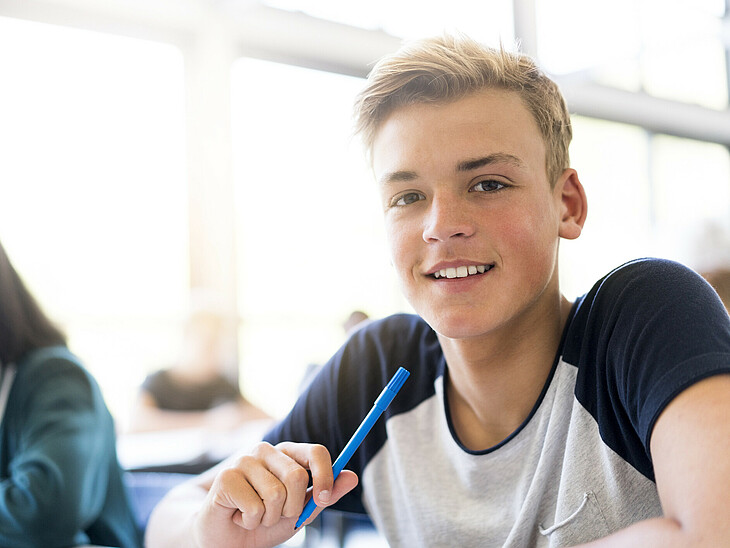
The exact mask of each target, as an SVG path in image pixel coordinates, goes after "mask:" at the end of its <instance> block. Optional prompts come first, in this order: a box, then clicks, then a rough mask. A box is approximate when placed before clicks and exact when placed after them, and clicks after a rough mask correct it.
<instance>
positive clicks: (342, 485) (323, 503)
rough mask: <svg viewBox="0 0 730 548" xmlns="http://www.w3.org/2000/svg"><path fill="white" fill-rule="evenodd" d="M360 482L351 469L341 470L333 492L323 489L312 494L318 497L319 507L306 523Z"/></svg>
mask: <svg viewBox="0 0 730 548" xmlns="http://www.w3.org/2000/svg"><path fill="white" fill-rule="evenodd" d="M358 482H359V479H358V477H357V474H356V473H355V472H352V471H351V470H343V471H342V472H340V475H339V476H337V479H336V480H335V483H334V485H333V487H332V492H331V493H328V492H327V491H325V490H322V491H320V492H319V493H314V492H312V496H316V497H317V498H316V500H315V502H316V503H317V508H316V509H315V510H314V512H312V515H311V516H310V518H309V519H308V520H307V521H305V522H304V525H309V524H310V523H311V522H312V520H314V518H315V517H317V516H318V515H319V514H320V513H321V512H322V510H324V509H325V508H326V507H327V506H331V505H333V504H334V503H335V502H337V501H338V500H340V499H341V498H342V497H344V496H345V495H346V494H347V493H349V492H350V491H352V490H353V489H354V488H355V487H356V486H357V484H358Z"/></svg>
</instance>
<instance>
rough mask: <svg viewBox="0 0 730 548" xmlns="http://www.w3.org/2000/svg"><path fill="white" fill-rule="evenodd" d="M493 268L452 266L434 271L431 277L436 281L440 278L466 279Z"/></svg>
mask: <svg viewBox="0 0 730 548" xmlns="http://www.w3.org/2000/svg"><path fill="white" fill-rule="evenodd" d="M493 266H494V265H491V264H483V265H461V266H453V267H448V268H441V269H439V270H436V271H435V272H433V273H432V274H431V276H432V277H433V278H435V279H437V280H438V279H441V278H448V279H452V278H467V277H469V276H474V275H479V274H484V273H485V272H488V271H489V270H491V269H492V267H493Z"/></svg>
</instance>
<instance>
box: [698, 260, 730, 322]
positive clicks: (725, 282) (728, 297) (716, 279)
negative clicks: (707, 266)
mask: <svg viewBox="0 0 730 548" xmlns="http://www.w3.org/2000/svg"><path fill="white" fill-rule="evenodd" d="M702 277H704V278H705V280H707V281H708V282H709V283H710V285H711V286H712V287H713V288H715V291H717V294H718V295H719V296H720V299H721V300H722V303H723V304H724V305H725V308H726V309H727V310H728V312H730V267H726V268H715V269H713V270H709V271H707V272H702Z"/></svg>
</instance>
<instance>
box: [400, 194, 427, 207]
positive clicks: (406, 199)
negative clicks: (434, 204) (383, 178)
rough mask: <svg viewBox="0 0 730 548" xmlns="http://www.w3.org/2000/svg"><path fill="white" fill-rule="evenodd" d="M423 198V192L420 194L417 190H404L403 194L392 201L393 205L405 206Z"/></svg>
mask: <svg viewBox="0 0 730 548" xmlns="http://www.w3.org/2000/svg"><path fill="white" fill-rule="evenodd" d="M423 199H425V198H424V196H423V194H420V193H418V192H406V193H405V194H402V195H401V196H399V197H398V199H397V200H395V201H394V202H393V205H395V206H405V205H409V204H412V203H415V202H417V201H419V200H423Z"/></svg>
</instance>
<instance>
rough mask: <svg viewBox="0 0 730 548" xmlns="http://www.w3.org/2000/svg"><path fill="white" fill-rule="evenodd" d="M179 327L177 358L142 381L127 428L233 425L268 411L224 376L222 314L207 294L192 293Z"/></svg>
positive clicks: (224, 352) (223, 320) (132, 429)
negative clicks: (181, 339)
mask: <svg viewBox="0 0 730 548" xmlns="http://www.w3.org/2000/svg"><path fill="white" fill-rule="evenodd" d="M191 302H192V305H191V311H190V313H189V316H188V318H187V320H186V322H185V325H184V328H183V341H182V349H181V352H180V356H179V357H178V359H177V360H176V362H175V363H174V364H173V365H172V366H170V367H168V368H164V369H160V370H158V371H155V372H153V373H151V374H149V375H148V376H147V377H146V378H145V380H144V382H143V383H142V385H141V387H140V391H139V395H138V398H137V402H136V406H135V409H134V411H133V414H132V420H131V423H130V431H135V432H142V431H150V430H164V429H175V428H196V427H205V428H210V429H215V430H228V429H234V428H237V427H239V426H241V425H242V424H244V423H245V422H247V421H251V420H259V419H267V418H268V415H267V414H266V413H265V412H264V411H262V410H261V409H259V408H257V407H256V406H254V405H253V404H251V403H249V402H248V401H247V400H246V399H245V398H244V397H243V395H242V394H241V391H240V389H239V387H238V384H237V383H236V382H234V381H233V380H232V379H231V378H230V377H229V376H227V375H226V364H227V360H226V354H227V352H226V349H227V342H228V341H227V337H226V316H225V314H224V312H223V308H222V307H221V306H220V305H219V304H218V303H217V301H216V300H215V299H214V298H213V297H212V296H210V295H204V294H196V295H194V296H193V298H192V299H191Z"/></svg>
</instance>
